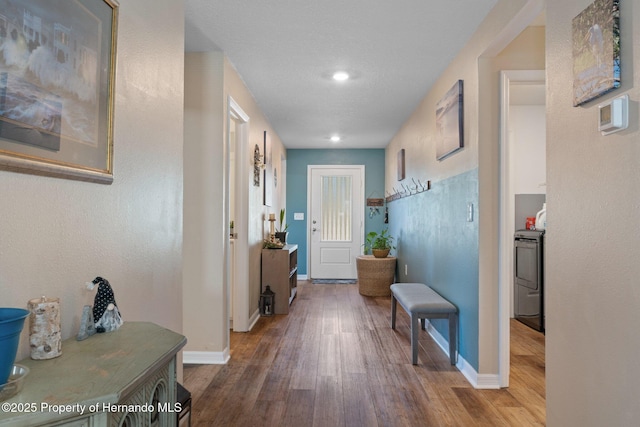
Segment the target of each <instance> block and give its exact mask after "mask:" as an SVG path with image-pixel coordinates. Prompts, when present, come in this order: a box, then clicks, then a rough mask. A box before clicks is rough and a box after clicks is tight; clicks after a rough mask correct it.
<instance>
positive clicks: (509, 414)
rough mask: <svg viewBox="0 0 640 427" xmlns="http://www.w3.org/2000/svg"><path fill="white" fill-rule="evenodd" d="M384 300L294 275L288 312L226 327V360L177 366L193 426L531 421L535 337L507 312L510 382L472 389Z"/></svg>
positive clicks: (537, 365)
mask: <svg viewBox="0 0 640 427" xmlns="http://www.w3.org/2000/svg"><path fill="white" fill-rule="evenodd" d="M389 319H390V298H388V297H386V298H385V297H381V298H369V297H363V296H361V295H360V294H359V293H358V287H357V285H313V284H311V283H309V282H299V286H298V295H297V297H296V299H295V300H294V302H293V304H292V305H291V310H290V312H289V314H288V315H279V316H274V317H262V318H260V320H259V321H258V323H257V324H256V326H255V327H254V329H253V330H252V331H251V332H249V333H232V334H231V360H230V361H229V363H228V364H226V365H185V369H184V385H185V386H186V388H187V389H189V390H190V391H191V393H192V396H193V408H192V425H194V426H296V427H298V426H300V427H306V426H317V427H333V426H347V427H349V426H366V427H370V426H393V427H397V426H491V427H495V426H518V427H521V426H541V425H544V424H545V380H544V369H545V367H544V336H543V335H542V334H540V333H538V332H535V331H533V330H532V329H530V328H528V327H526V326H524V325H522V324H520V323H519V322H517V321H513V320H512V324H511V337H512V342H511V377H510V387H509V388H507V389H501V390H475V389H473V388H472V387H471V386H470V385H469V383H468V382H467V380H466V379H465V378H464V376H463V375H462V374H461V373H460V372H459V371H458V370H457V369H456V368H455V367H452V366H451V365H450V364H449V358H448V357H447V356H446V355H445V353H444V352H443V351H442V350H441V349H440V347H438V345H437V344H436V343H435V342H434V341H433V340H432V339H431V337H429V335H428V334H427V333H425V332H421V335H420V336H421V338H420V344H421V345H420V353H419V365H417V366H413V365H412V364H411V352H410V350H411V347H410V343H409V336H410V334H409V317H408V316H407V315H406V314H405V313H404V311H403V310H401V309H400V308H399V309H398V320H397V322H398V323H397V326H396V330H395V331H393V330H391V328H390V326H389Z"/></svg>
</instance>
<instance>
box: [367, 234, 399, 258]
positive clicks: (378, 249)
mask: <svg viewBox="0 0 640 427" xmlns="http://www.w3.org/2000/svg"><path fill="white" fill-rule="evenodd" d="M395 248H396V247H395V246H393V237H392V236H391V235H390V234H389V230H388V229H386V228H385V229H384V230H382V232H380V233H377V232H375V231H370V232H369V233H368V234H367V238H366V239H365V243H364V250H365V253H368V252H369V251H371V253H372V254H373V256H374V257H376V258H386V257H387V256H388V255H389V252H390V251H391V249H395Z"/></svg>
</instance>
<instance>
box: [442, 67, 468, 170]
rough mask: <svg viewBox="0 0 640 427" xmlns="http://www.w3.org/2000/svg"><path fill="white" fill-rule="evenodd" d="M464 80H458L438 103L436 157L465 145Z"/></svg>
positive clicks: (444, 156) (449, 153) (450, 152)
mask: <svg viewBox="0 0 640 427" xmlns="http://www.w3.org/2000/svg"><path fill="white" fill-rule="evenodd" d="M462 89H463V82H462V80H458V81H457V82H456V84H454V85H453V87H452V88H451V89H449V91H447V93H446V94H445V95H444V97H443V98H442V99H441V100H440V101H438V104H437V105H436V132H437V142H436V159H438V160H444V159H445V158H447V157H449V156H450V155H452V154H453V153H455V152H456V151H458V150H460V149H461V148H462V147H464V114H463V90H462Z"/></svg>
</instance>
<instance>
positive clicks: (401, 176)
mask: <svg viewBox="0 0 640 427" xmlns="http://www.w3.org/2000/svg"><path fill="white" fill-rule="evenodd" d="M404 178H405V176H404V148H402V149H400V151H398V181H402V180H403V179H404Z"/></svg>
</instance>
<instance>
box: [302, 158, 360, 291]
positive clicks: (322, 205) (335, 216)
mask: <svg viewBox="0 0 640 427" xmlns="http://www.w3.org/2000/svg"><path fill="white" fill-rule="evenodd" d="M307 179H308V187H309V188H308V195H309V196H308V201H307V203H308V209H307V211H308V212H309V218H308V224H307V225H308V240H307V241H308V242H309V259H310V262H309V264H308V265H309V277H310V278H312V279H355V278H356V277H357V274H356V256H358V255H359V254H360V250H361V247H362V244H363V242H364V199H363V193H364V190H363V186H364V165H340V166H337V165H310V166H308V170H307Z"/></svg>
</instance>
